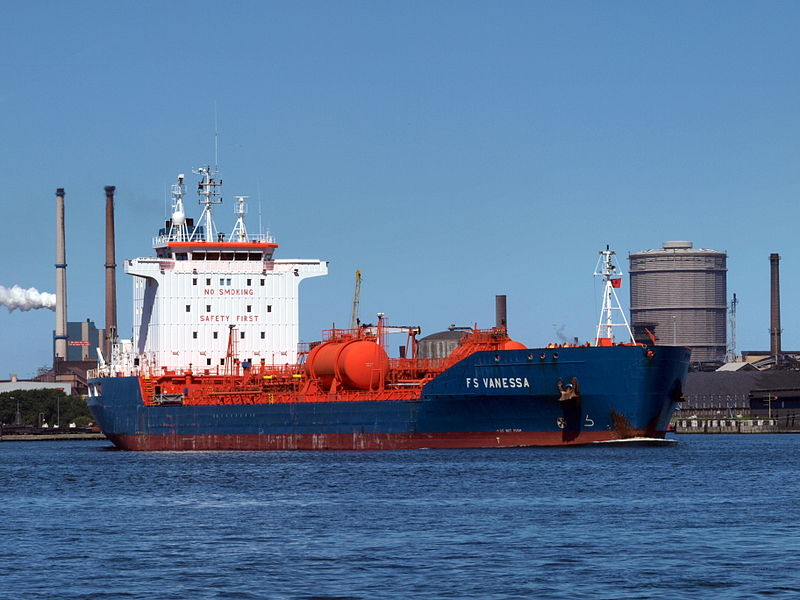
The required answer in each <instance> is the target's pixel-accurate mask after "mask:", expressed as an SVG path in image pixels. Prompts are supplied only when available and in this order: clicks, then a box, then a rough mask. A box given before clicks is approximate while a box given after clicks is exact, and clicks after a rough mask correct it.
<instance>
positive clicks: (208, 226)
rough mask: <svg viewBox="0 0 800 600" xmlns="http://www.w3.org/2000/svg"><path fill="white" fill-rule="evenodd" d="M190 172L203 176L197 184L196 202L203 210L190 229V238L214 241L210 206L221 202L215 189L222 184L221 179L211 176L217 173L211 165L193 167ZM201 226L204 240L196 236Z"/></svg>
mask: <svg viewBox="0 0 800 600" xmlns="http://www.w3.org/2000/svg"><path fill="white" fill-rule="evenodd" d="M192 173H196V174H198V175H202V176H203V179H201V180H200V183H198V184H197V195H198V196H200V199H199V200H198V202H199V203H200V204H201V205H202V206H203V212H202V214H201V215H200V219H199V220H198V222H197V225H196V226H195V228H194V231H192V240H193V241H205V242H216V241H218V240H217V232H216V229H215V227H214V218H213V215H212V207H213V205H214V204H222V198H221V197H220V194H219V192H218V191H217V188H218V187H220V186H221V185H222V180H220V181H217V180H216V179H214V178H213V177H212V175H219V171H217V170H213V171H212V170H211V167H200V168H198V169H193V170H192ZM201 226H202V227H203V229H204V231H205V240H200V239H198V237H197V236H198V235H199V228H200V227H201Z"/></svg>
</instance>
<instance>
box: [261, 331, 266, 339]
mask: <svg viewBox="0 0 800 600" xmlns="http://www.w3.org/2000/svg"><path fill="white" fill-rule="evenodd" d="M266 337H267V336H266V334H265V333H264V332H263V331H262V332H261V339H262V340H263V339H264V338H266Z"/></svg>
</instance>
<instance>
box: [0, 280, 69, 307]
mask: <svg viewBox="0 0 800 600" xmlns="http://www.w3.org/2000/svg"><path fill="white" fill-rule="evenodd" d="M0 306H5V307H6V308H7V309H8V312H11V311H13V310H14V309H17V308H18V309H20V310H32V309H35V308H49V309H50V310H55V309H56V295H55V294H48V293H47V292H40V291H39V290H37V289H36V288H28V289H27V290H26V289H25V288H21V287H19V286H18V285H15V286H14V287H12V288H7V287H5V286H2V285H0Z"/></svg>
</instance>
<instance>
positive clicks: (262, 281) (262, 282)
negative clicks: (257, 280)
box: [261, 279, 264, 287]
mask: <svg viewBox="0 0 800 600" xmlns="http://www.w3.org/2000/svg"><path fill="white" fill-rule="evenodd" d="M261 287H264V280H263V279H262V280H261Z"/></svg>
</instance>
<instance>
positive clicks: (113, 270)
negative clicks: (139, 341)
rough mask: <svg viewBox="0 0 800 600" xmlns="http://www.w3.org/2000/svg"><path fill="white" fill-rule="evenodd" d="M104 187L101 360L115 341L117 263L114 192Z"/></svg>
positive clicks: (107, 356)
mask: <svg viewBox="0 0 800 600" xmlns="http://www.w3.org/2000/svg"><path fill="white" fill-rule="evenodd" d="M115 189H116V187H115V186H113V185H107V186H106V264H105V267H106V330H105V336H104V339H103V358H104V359H105V360H106V361H108V360H109V359H110V358H111V346H112V345H113V344H114V343H115V342H116V340H117V262H116V253H115V250H114V248H115V237H114V190H115Z"/></svg>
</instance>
